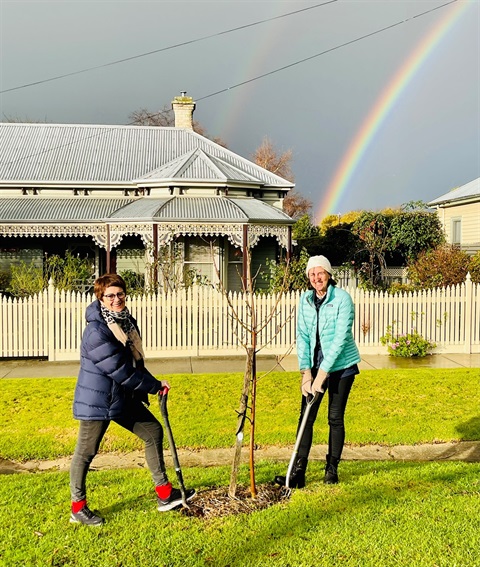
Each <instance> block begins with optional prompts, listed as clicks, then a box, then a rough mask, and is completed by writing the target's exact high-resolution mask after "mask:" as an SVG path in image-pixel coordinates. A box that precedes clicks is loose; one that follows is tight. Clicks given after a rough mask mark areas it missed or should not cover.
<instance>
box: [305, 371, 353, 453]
mask: <svg viewBox="0 0 480 567" xmlns="http://www.w3.org/2000/svg"><path fill="white" fill-rule="evenodd" d="M342 374H343V370H340V371H339V372H332V374H330V375H329V377H328V387H327V391H328V425H329V433H328V454H329V455H330V456H332V457H334V458H335V459H338V460H340V457H341V456H342V451H343V445H344V443H345V421H344V416H345V408H346V407H347V401H348V396H349V394H350V390H351V389H352V385H353V382H354V380H355V374H352V375H351V376H345V377H344V378H340V377H341V375H342ZM323 396H324V394H319V396H318V399H317V401H316V402H315V403H314V404H313V405H312V407H311V408H310V413H309V415H308V420H307V423H306V425H305V430H304V432H303V435H302V440H301V443H300V446H299V448H298V457H299V458H304V459H308V455H309V454H310V448H311V447H312V440H313V424H314V423H315V420H316V419H317V414H318V409H319V407H320V404H321V402H322V399H323ZM306 404H307V398H305V396H302V404H301V407H300V419H299V421H298V428H297V434H298V430H299V429H300V424H301V422H302V419H303V413H304V411H305V407H306Z"/></svg>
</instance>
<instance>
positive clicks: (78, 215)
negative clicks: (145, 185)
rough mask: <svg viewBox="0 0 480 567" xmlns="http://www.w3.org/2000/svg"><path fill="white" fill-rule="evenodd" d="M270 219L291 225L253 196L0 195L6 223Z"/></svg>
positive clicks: (1, 219) (1, 215)
mask: <svg viewBox="0 0 480 567" xmlns="http://www.w3.org/2000/svg"><path fill="white" fill-rule="evenodd" d="M109 220H110V221H116V222H121V221H135V222H142V221H143V222H176V221H179V222H190V221H191V222H205V221H209V222H220V223H221V222H273V223H285V224H292V222H293V221H292V220H291V219H290V218H289V217H288V216H287V215H286V214H285V213H283V212H282V211H280V210H279V209H276V208H275V207H272V206H270V205H268V204H266V203H264V202H263V201H260V200H258V199H254V198H253V197H245V198H242V199H239V198H229V197H224V196H221V197H220V196H219V197H215V196H212V197H188V196H183V195H181V196H172V197H166V198H156V197H137V198H129V197H125V198H112V197H85V196H78V197H69V198H65V197H61V198H57V197H42V196H32V195H26V196H24V197H4V198H0V223H1V224H4V223H9V222H22V223H25V222H32V223H39V222H56V223H58V222H63V223H68V222H108V221H109Z"/></svg>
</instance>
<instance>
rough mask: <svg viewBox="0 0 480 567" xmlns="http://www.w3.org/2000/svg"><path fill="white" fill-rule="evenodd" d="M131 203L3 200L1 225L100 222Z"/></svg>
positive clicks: (102, 199)
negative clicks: (8, 223)
mask: <svg viewBox="0 0 480 567" xmlns="http://www.w3.org/2000/svg"><path fill="white" fill-rule="evenodd" d="M133 200H134V199H133V198H128V197H125V198H112V197H83V196H82V197H80V196H79V197H69V198H55V197H33V196H30V195H26V196H25V197H18V198H17V197H5V198H0V223H7V222H93V221H95V222H99V221H101V219H103V218H105V217H108V216H109V215H111V214H112V212H114V211H115V210H117V209H119V208H121V207H124V206H125V205H127V204H129V203H131V202H132V201H133Z"/></svg>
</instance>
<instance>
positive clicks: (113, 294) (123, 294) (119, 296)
mask: <svg viewBox="0 0 480 567" xmlns="http://www.w3.org/2000/svg"><path fill="white" fill-rule="evenodd" d="M125 295H126V294H125V292H123V291H121V292H120V293H109V294H108V295H104V296H103V297H105V299H108V300H109V301H113V300H114V299H115V298H116V297H118V299H125Z"/></svg>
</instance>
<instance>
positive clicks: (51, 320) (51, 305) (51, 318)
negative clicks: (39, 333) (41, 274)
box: [46, 279, 59, 362]
mask: <svg viewBox="0 0 480 567" xmlns="http://www.w3.org/2000/svg"><path fill="white" fill-rule="evenodd" d="M46 308H47V318H48V327H47V345H48V360H49V361H50V362H53V361H55V360H56V357H55V313H56V311H57V309H58V308H59V306H58V305H55V287H54V285H53V280H52V279H50V280H49V281H48V293H47V302H46Z"/></svg>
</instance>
